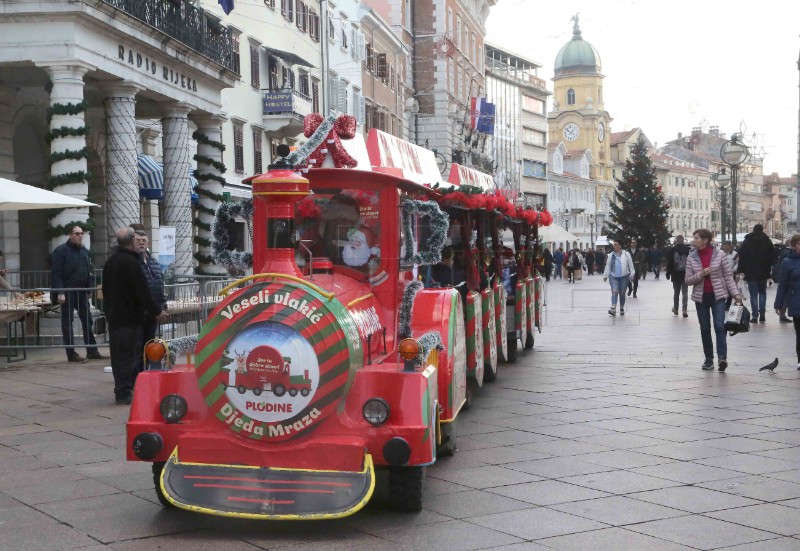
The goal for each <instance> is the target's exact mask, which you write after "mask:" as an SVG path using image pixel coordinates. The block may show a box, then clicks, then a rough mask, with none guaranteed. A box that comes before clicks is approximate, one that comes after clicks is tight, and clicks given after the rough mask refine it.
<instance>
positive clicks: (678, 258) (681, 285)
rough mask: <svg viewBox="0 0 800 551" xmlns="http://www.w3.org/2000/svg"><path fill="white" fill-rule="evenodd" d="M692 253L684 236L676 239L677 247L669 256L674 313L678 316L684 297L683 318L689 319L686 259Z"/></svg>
mask: <svg viewBox="0 0 800 551" xmlns="http://www.w3.org/2000/svg"><path fill="white" fill-rule="evenodd" d="M690 252H691V248H689V245H686V244H685V243H684V242H683V236H682V235H678V236H677V237H675V245H674V246H673V247H672V249H671V250H670V251H669V254H668V255H667V269H666V275H667V280H672V313H673V314H675V315H676V316H677V315H678V305H679V302H678V299H679V296H680V295H682V296H683V301H682V302H683V317H684V318H688V317H689V312H688V311H687V307H688V303H689V287H688V286H687V285H686V281H685V279H686V259H687V258H688V256H689V253H690Z"/></svg>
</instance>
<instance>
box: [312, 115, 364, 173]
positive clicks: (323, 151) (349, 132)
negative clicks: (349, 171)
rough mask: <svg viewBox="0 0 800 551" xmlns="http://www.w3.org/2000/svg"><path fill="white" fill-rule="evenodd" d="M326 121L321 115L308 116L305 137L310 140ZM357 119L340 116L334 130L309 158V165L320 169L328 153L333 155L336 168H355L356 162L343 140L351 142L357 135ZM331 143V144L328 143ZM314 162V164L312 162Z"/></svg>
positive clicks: (332, 129) (334, 124)
mask: <svg viewBox="0 0 800 551" xmlns="http://www.w3.org/2000/svg"><path fill="white" fill-rule="evenodd" d="M324 120H325V119H324V118H323V117H322V115H320V114H319V113H311V114H310V115H306V118H305V119H304V120H303V135H304V136H305V137H306V138H310V137H311V136H313V135H314V133H315V132H316V131H317V129H318V128H319V125H320V124H322V122H323V121H324ZM356 127H357V123H356V118H355V117H352V116H350V115H340V116H339V117H337V118H336V120H335V121H334V123H333V128H331V131H330V132H328V135H327V136H326V137H325V139H324V140H323V141H322V143H321V144H320V145H319V147H317V148H316V149H315V150H314V151H313V152H312V153H311V155H309V156H308V162H309V165H311V166H313V167H315V168H319V167H321V166H322V163H323V162H324V161H325V157H326V156H327V154H328V153H330V154H331V159H332V160H333V166H335V167H336V168H355V167H356V166H357V165H358V161H356V160H355V159H354V158H353V157H352V156H351V155H350V154H349V153H348V152H347V150H346V149H345V148H344V145H342V140H351V139H353V138H354V137H355V135H356ZM328 142H331V143H328ZM312 160H313V161H314V162H312Z"/></svg>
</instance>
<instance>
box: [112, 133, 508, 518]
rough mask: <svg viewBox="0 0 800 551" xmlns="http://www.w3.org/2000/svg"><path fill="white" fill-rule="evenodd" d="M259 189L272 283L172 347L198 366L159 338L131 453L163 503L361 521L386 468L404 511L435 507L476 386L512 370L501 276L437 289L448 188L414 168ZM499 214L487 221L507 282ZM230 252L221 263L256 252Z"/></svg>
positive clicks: (307, 178) (283, 167)
mask: <svg viewBox="0 0 800 551" xmlns="http://www.w3.org/2000/svg"><path fill="white" fill-rule="evenodd" d="M337 124H338V123H337ZM330 128H331V127H325V129H324V132H323V138H326V136H325V133H327V132H330V133H328V134H327V139H328V142H325V143H329V142H330V141H331V140H333V138H331V136H332V135H333V132H334V130H332V129H330ZM317 134H318V132H317V133H314V134H313V135H312V136H310V138H311V140H310V141H311V142H314V141H315V140H316V141H317V143H318V145H317V149H316V150H315V152H314V153H313V154H312V155H311V157H312V158H313V157H314V155H317V154H318V153H319V151H320V150H321V146H320V144H322V143H323V142H322V140H320V139H318V138H319V136H318V135H317ZM407 146H408V148H409V151H414V149H413V148H415V147H416V146H413V145H411V144H407ZM329 147H331V148H333V145H330V146H329ZM417 149H421V148H417ZM418 154H420V155H425V151H424V150H422V151H421V152H418ZM289 160H291V157H290V159H289ZM373 164H376V165H377V163H373ZM434 166H435V161H434ZM252 186H253V203H252V208H251V212H252V219H253V228H254V231H253V253H252V266H253V271H254V275H252V276H247V277H244V278H241V279H240V280H238V281H236V282H234V283H233V284H231V285H230V286H228V287H227V288H226V289H224V290H223V292H222V294H223V297H222V299H221V301H220V302H219V304H218V305H217V307H216V308H215V309H214V311H212V312H211V314H210V315H209V317H208V319H207V320H206V322H205V324H204V325H203V328H202V330H201V332H200V334H199V336H198V337H197V340H196V342H189V345H187V342H176V343H172V345H173V352H175V349H176V348H181V347H182V346H183V347H184V348H187V352H189V357H190V358H191V357H192V356H193V358H192V361H189V359H187V361H186V362H181V361H177V360H175V361H173V360H172V359H171V358H170V355H169V351H168V349H167V345H166V343H161V342H151V343H149V344H148V346H147V347H146V356H147V359H148V362H149V363H150V364H153V365H158V366H159V367H160V368H161V369H152V370H148V371H145V372H143V373H141V374H140V375H139V378H138V380H137V384H136V391H135V394H134V400H133V405H132V408H131V413H130V418H129V420H128V425H127V434H128V436H127V454H128V459H130V460H135V461H148V462H151V463H152V464H153V476H154V484H155V487H156V492H157V494H158V497H159V499H160V500H161V501H162V503H164V504H165V505H167V506H177V507H180V508H184V509H188V510H191V511H196V512H201V513H208V514H216V515H225V516H233V517H241V518H256V519H325V518H337V517H342V516H346V515H349V514H352V513H354V512H356V511H358V510H359V509H361V508H362V507H363V506H364V505H365V504H366V503H367V501H368V500H369V499H370V498H371V496H372V493H373V490H374V486H375V481H376V474H375V472H376V469H386V470H388V484H389V488H388V495H389V504H390V505H391V506H393V507H394V508H396V509H398V510H419V509H420V508H421V506H422V495H423V488H424V473H425V468H426V466H428V465H430V464H432V463H433V462H435V461H436V458H437V456H441V455H447V454H451V453H453V452H454V451H455V443H456V442H455V436H456V429H455V423H456V420H457V418H458V414H459V412H460V411H461V410H462V408H463V407H464V405H465V404H466V402H467V397H468V387H469V386H470V384H469V383H468V379H472V380H479V381H482V380H483V377H484V373H485V369H486V366H487V365H488V366H490V368H491V366H494V369H495V370H496V363H492V362H494V361H496V356H497V352H496V350H497V345H498V344H500V346H501V350H502V339H501V338H500V337H502V335H499V336H498V331H502V332H504V331H503V330H502V329H498V328H502V324H500V322H499V321H496V317H497V314H498V312H499V313H500V315H501V316H502V315H503V314H502V312H503V309H502V308H499V307H498V301H500V302H502V303H503V304H501V306H505V304H504V303H505V295H504V294H502V293H499V292H498V291H497V285H499V283H498V281H499V279H500V278H499V277H497V278H496V281H495V283H494V284H492V285H485V286H484V287H483V288H482V289H481V288H480V284H479V285H478V287H479V288H477V289H475V290H469V291H466V290H464V291H466V292H462V290H461V289H458V288H456V287H455V286H443V287H431V286H429V287H426V286H425V285H424V282H423V280H424V272H425V270H426V268H427V267H428V266H430V265H433V264H436V263H438V262H439V260H440V259H441V251H442V249H443V248H444V246H445V242H446V240H447V236H448V234H449V230H450V228H451V226H450V220H449V217H448V214H447V213H446V212H443V211H442V209H441V208H440V207H439V206H438V202H437V199H441V193H440V192H438V191H436V190H434V189H431V188H430V187H426V186H424V185H421V183H419V182H414V181H411V180H410V179H409V178H408V177H404V175H403V174H397V173H396V172H395V173H393V171H392V170H384V171H380V170H348V169H344V168H312V169H311V170H308V171H307V173H306V174H301V173H300V172H298V170H297V169H296V168H295V167H293V166H291V163H290V162H288V161H284V162H279V163H276V165H273V166H271V167H270V170H269V171H268V172H267V173H265V174H262V175H260V176H258V177H256V178H255V179H254V180H253V181H252ZM221 208H226V207H224V206H223V207H221ZM496 214H497V213H495V212H494V210H492V211H487V214H481V213H477V214H476V219H478V218H480V217H481V216H485V217H486V218H487V220H488V222H487V223H486V229H485V230H482V231H485V232H488V233H487V235H485V236H484V243H483V248H482V250H481V251H479V252H480V253H483V257H482V258H483V259H488V261H489V263H490V264H492V265H493V271H494V272H495V273H497V274H499V272H500V270H501V266H500V263H499V256H498V255H499V254H500V253H499V252H498V251H499V247H498V246H497V239H498V238H497V236H496V235H495V234H496V223H497V220H496ZM492 236H493V237H492ZM218 250H219V251H220V252H219V253H218V259H219V261H220V262H223V261H224V260H226V258H227V257H226V255H228V254H240V253H230V252H228V251H226V250H224V248H222V247H220V248H218ZM237 258H239V260H240V261H241V260H242V259H245V258H248V257H247V255H244V254H240V256H238V257H237ZM476 258H478V257H477V256H476ZM248 259H249V258H248ZM513 311H516V309H513ZM485 312H488V315H486V316H485V315H484V313H485ZM516 325H518V322H516V321H515V327H516ZM487 329H488V330H487ZM515 339H516V336H515ZM487 350H488V353H489V355H490V358H489V359H488V360H487V359H486V352H487ZM491 356H494V359H492V358H491ZM178 357H179V358H182V355H178ZM487 361H488V362H489V363H488V364H487ZM495 373H496V371H495Z"/></svg>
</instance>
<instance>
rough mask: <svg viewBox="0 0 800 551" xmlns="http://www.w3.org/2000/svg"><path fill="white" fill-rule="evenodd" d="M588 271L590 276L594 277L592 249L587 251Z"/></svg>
mask: <svg viewBox="0 0 800 551" xmlns="http://www.w3.org/2000/svg"><path fill="white" fill-rule="evenodd" d="M584 257H585V258H586V271H587V273H588V274H589V275H594V251H593V250H592V249H587V251H586V255H584Z"/></svg>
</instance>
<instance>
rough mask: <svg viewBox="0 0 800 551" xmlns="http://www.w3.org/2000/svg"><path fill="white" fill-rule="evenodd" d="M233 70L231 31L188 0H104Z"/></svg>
mask: <svg viewBox="0 0 800 551" xmlns="http://www.w3.org/2000/svg"><path fill="white" fill-rule="evenodd" d="M103 1H104V2H105V3H106V4H109V5H111V6H113V7H115V8H117V9H119V10H122V11H123V12H125V13H127V14H128V15H130V16H132V17H135V18H136V19H138V20H139V21H142V22H144V23H147V24H148V25H150V26H151V27H153V28H155V29H158V30H159V31H161V32H163V33H164V34H166V35H167V36H170V37H172V38H174V39H175V40H177V41H178V42H180V43H181V44H184V45H186V46H188V47H189V48H191V49H192V50H194V51H196V52H197V53H199V54H200V55H202V56H204V57H207V58H208V59H210V60H211V61H214V62H215V63H218V64H219V65H222V66H223V67H225V68H226V69H230V70H231V71H233V47H232V42H231V32H230V30H229V29H227V28H226V27H223V26H222V25H220V23H219V21H217V20H216V19H214V18H212V17H209V16H208V15H207V14H206V12H205V11H203V10H202V9H200V8H197V7H195V6H193V5H192V4H190V3H189V2H187V1H186V0H103Z"/></svg>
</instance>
